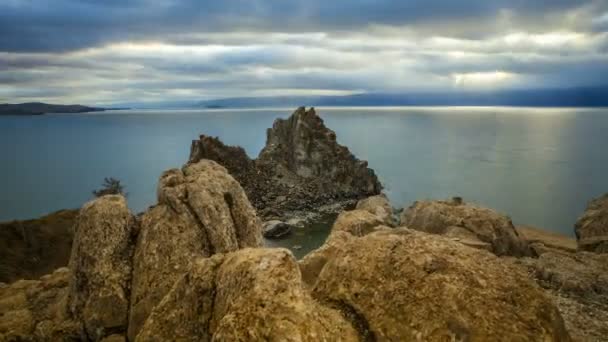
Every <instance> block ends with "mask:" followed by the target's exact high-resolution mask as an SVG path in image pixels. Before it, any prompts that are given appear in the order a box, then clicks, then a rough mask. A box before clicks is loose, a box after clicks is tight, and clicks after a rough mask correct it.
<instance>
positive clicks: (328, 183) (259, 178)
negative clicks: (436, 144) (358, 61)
mask: <svg viewBox="0 0 608 342" xmlns="http://www.w3.org/2000/svg"><path fill="white" fill-rule="evenodd" d="M202 159H210V160H214V161H217V162H218V163H220V164H221V165H223V166H225V167H226V168H227V169H228V171H229V172H230V174H231V175H232V176H233V177H235V178H236V179H237V180H238V181H239V182H240V183H241V185H242V186H243V188H244V189H245V191H246V193H247V196H248V197H249V200H250V201H251V203H252V204H253V205H254V206H255V207H256V209H257V210H258V213H259V214H260V215H261V216H262V217H264V218H266V219H269V220H270V219H281V220H283V221H287V220H289V219H291V218H293V216H298V215H299V213H301V212H302V211H304V212H315V211H318V210H319V208H321V207H323V206H326V205H328V204H336V203H342V205H341V206H340V207H344V206H346V205H347V204H350V202H351V201H356V200H358V199H360V198H364V197H368V196H372V195H377V194H379V193H380V191H381V189H382V186H381V185H380V182H379V181H378V178H377V177H376V175H375V173H374V171H373V170H371V169H369V168H368V167H367V162H365V161H361V160H358V159H357V158H355V156H353V155H352V153H351V152H350V151H349V150H348V148H346V147H345V146H342V145H340V144H338V142H337V141H336V134H335V132H333V131H332V130H330V129H328V128H327V127H325V125H324V123H323V120H322V119H321V118H320V117H319V116H318V115H317V114H316V112H315V110H314V109H313V108H311V109H309V110H308V111H307V110H306V109H305V108H303V107H302V108H299V109H298V110H296V111H295V112H294V113H293V114H292V115H291V116H290V117H289V118H288V119H277V120H276V121H275V122H274V124H273V127H272V128H270V129H268V131H267V142H266V146H265V147H264V149H263V150H262V152H261V153H260V155H259V157H258V158H257V159H255V160H251V159H249V157H248V156H247V155H246V153H245V151H244V150H243V149H242V148H240V147H234V146H226V145H224V144H223V143H222V142H221V141H219V140H218V139H217V138H211V137H207V136H204V135H202V136H200V139H199V140H195V141H193V142H192V148H191V151H190V160H189V163H196V162H198V161H199V160H202ZM338 209H341V208H338Z"/></svg>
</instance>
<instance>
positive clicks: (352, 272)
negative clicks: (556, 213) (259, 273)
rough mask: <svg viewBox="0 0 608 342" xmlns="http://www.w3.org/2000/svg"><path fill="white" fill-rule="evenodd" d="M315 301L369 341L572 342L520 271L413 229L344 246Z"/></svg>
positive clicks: (323, 273) (542, 296)
mask: <svg viewBox="0 0 608 342" xmlns="http://www.w3.org/2000/svg"><path fill="white" fill-rule="evenodd" d="M399 231H400V229H397V230H396V231H395V232H399ZM313 296H314V297H315V298H317V299H318V300H319V301H321V302H322V303H334V304H335V305H337V306H340V307H342V308H344V310H345V311H348V312H351V313H352V316H354V317H357V321H358V322H359V323H360V324H359V326H360V327H361V329H360V330H359V331H363V336H368V337H369V338H370V340H380V341H443V340H445V341H449V340H456V341H490V340H504V341H568V340H570V338H569V335H568V333H567V331H566V329H565V327H564V323H563V320H562V318H561V316H560V314H559V312H558V310H557V308H556V307H555V305H554V304H553V303H552V302H551V300H550V299H549V298H548V297H547V296H546V295H545V294H544V293H543V291H542V290H541V289H540V288H539V287H538V286H537V285H536V284H534V283H533V282H532V281H531V280H529V279H528V278H527V277H526V275H525V274H524V273H523V272H521V270H519V269H518V268H516V267H513V266H512V265H509V264H508V263H505V262H502V261H501V260H500V259H499V258H497V257H496V256H494V255H492V254H490V253H488V252H486V251H481V250H477V249H473V248H469V247H466V246H463V245H462V244H459V243H457V242H454V241H451V240H449V239H447V238H444V237H441V236H436V235H430V234H426V233H422V232H416V231H411V230H407V231H405V232H403V233H397V234H395V233H391V232H390V231H381V232H376V233H371V234H369V235H366V236H364V237H360V238H353V239H352V240H351V241H348V242H347V243H346V245H345V246H343V248H341V249H340V251H338V253H337V255H336V256H335V257H334V258H332V259H331V260H329V261H328V262H327V263H326V265H325V267H323V269H322V271H321V273H320V274H319V276H318V279H317V281H316V283H315V285H314V289H313Z"/></svg>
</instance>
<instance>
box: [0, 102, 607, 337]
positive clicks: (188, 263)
mask: <svg viewBox="0 0 608 342" xmlns="http://www.w3.org/2000/svg"><path fill="white" fill-rule="evenodd" d="M315 117H317V116H316V113H314V110H309V111H306V110H304V109H302V108H301V109H298V111H296V113H294V116H292V117H291V118H290V119H287V120H279V121H277V123H275V125H274V126H273V128H272V129H270V130H269V133H268V136H269V138H268V141H269V144H267V148H265V149H264V151H262V153H261V154H260V157H259V158H258V159H256V160H251V159H249V158H248V157H247V156H246V154H245V153H244V151H242V149H240V148H237V147H227V146H225V145H223V144H221V142H219V140H217V139H215V138H209V137H204V136H202V137H201V139H200V140H197V141H195V142H193V146H192V153H191V158H190V161H189V162H188V163H187V164H186V165H184V166H183V167H182V168H180V169H172V170H168V171H166V172H164V173H163V174H162V175H161V176H160V179H159V182H158V188H157V204H156V205H154V206H152V207H150V208H149V209H148V210H147V211H146V212H144V213H142V214H141V215H133V214H132V213H131V212H130V211H129V210H128V207H127V202H126V199H125V198H124V197H122V196H120V195H106V196H103V197H100V198H97V199H95V200H93V201H91V202H89V203H86V204H85V205H84V206H83V207H82V209H81V210H80V211H79V213H78V216H77V218H76V220H75V224H74V229H73V230H74V242H73V244H72V249H71V253H70V259H69V260H70V261H69V265H68V267H64V268H60V269H57V270H56V271H55V272H53V273H51V274H49V275H45V276H43V277H41V278H40V279H39V280H19V281H17V282H14V283H12V284H10V285H9V284H0V341H106V342H108V341H113V342H117V341H173V340H188V341H235V340H238V341H268V340H270V341H446V340H452V341H488V340H504V341H606V340H608V253H605V252H606V250H605V248H604V246H605V243H606V241H608V237H607V236H606V229H607V228H608V226H606V221H605V218H606V217H608V208H607V206H606V201H608V200H607V199H608V197H607V196H605V197H602V198H599V199H597V200H594V201H592V202H590V204H589V206H588V208H587V211H586V212H585V213H584V214H583V215H582V216H581V219H580V220H579V222H578V223H577V225H576V232H577V238H578V241H573V240H569V239H567V238H564V237H561V236H558V235H556V234H552V233H547V232H543V231H539V230H535V229H530V228H528V227H515V226H514V225H513V223H512V222H511V220H510V218H509V217H508V216H506V215H504V214H501V213H498V212H496V211H495V210H492V209H489V208H484V207H481V206H479V205H476V204H473V203H469V202H467V201H465V199H462V198H459V197H455V198H452V199H448V200H434V201H431V200H425V201H418V202H415V203H414V204H412V205H411V206H410V207H409V208H405V209H404V210H403V211H401V212H400V213H399V215H397V214H396V212H395V210H394V209H393V208H392V206H391V204H390V203H389V201H388V199H387V198H386V197H385V196H384V195H382V194H380V190H381V187H380V185H379V182H378V180H377V178H376V176H375V174H374V173H373V171H371V170H369V169H368V168H367V165H366V163H365V162H361V161H359V160H357V159H356V158H355V157H354V156H352V154H350V152H348V150H347V149H346V148H344V147H340V145H337V143H335V135H334V136H332V135H331V131H329V130H327V129H323V128H324V125H323V124H322V121H319V120H317V119H316V118H315ZM317 118H318V117H317ZM309 120H310V122H309ZM303 127H305V128H303ZM310 127H315V130H312V131H311V130H310V129H309V128H310ZM286 131H287V132H289V133H285V132H286ZM315 132H316V133H315ZM289 134H296V135H297V136H298V138H295V137H294V138H293V139H292V138H289V139H287V140H289V141H285V140H286V138H285V137H286V136H289ZM318 140H320V142H319V141H318ZM286 149H289V150H293V151H300V152H297V153H296V152H294V153H289V152H286ZM315 151H316V152H315ZM319 151H324V152H322V153H321V152H319ZM328 151H329V152H328ZM347 152H348V153H347ZM232 157H235V158H234V159H232ZM207 158H210V159H207ZM332 158H333V159H332ZM211 159H213V160H211ZM273 163H275V164H276V167H274V168H272V167H271V166H272V165H273ZM255 175H258V177H259V179H258V180H254V178H253V177H254V176H255ZM324 175H327V176H324ZM354 176H356V177H354ZM332 184H333V186H332ZM290 185H292V187H290ZM323 186H329V187H328V188H327V189H324V188H323ZM256 189H258V190H259V191H260V192H259V193H257V192H256ZM288 189H295V190H291V191H293V192H290V193H288V195H285V194H283V193H281V192H280V191H286V190H288ZM321 189H324V190H326V191H327V192H326V193H328V194H331V196H329V197H323V196H321V195H320V194H321V192H320V190H321ZM250 196H251V197H250ZM280 196H286V198H285V199H279V198H278V197H280ZM291 196H293V198H292V197H291ZM251 198H253V200H251ZM300 200H303V201H305V203H308V205H306V206H304V207H303V208H300V210H294V209H293V208H294V207H292V205H294V204H296V203H297V201H300ZM315 201H318V202H315ZM343 201H349V203H350V204H349V207H348V209H349V210H342V203H343ZM324 206H326V207H327V208H329V209H320V208H322V207H324ZM309 208H310V209H309ZM307 210H311V211H312V212H313V215H317V214H319V213H321V212H324V211H327V212H330V211H331V212H334V211H340V213H339V215H338V218H337V219H336V221H335V222H334V224H333V226H332V228H331V232H330V234H329V236H328V237H327V239H326V241H325V243H324V244H323V245H322V246H321V247H319V248H318V249H316V250H314V251H312V252H310V253H308V254H307V255H306V256H304V258H302V259H301V260H299V261H298V260H296V258H294V256H293V254H292V253H291V252H290V251H289V250H287V249H283V248H262V234H263V226H264V224H263V222H264V221H265V220H269V219H277V218H278V219H281V220H282V221H280V222H285V223H287V222H288V221H289V220H290V219H292V220H293V219H296V218H297V219H300V220H301V219H302V214H300V213H302V212H303V213H306V212H307ZM298 212H300V213H298ZM294 213H296V214H294ZM290 215H293V216H290ZM292 223H294V224H295V221H293V222H292ZM590 241H591V242H590Z"/></svg>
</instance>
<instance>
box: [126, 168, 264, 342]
mask: <svg viewBox="0 0 608 342" xmlns="http://www.w3.org/2000/svg"><path fill="white" fill-rule="evenodd" d="M259 246H261V223H260V221H259V219H258V218H257V216H256V214H255V211H254V209H253V207H252V206H251V204H250V203H249V201H248V199H247V196H246V195H245V192H244V191H243V189H242V188H241V186H240V185H239V183H238V182H237V181H236V180H234V178H233V177H231V176H230V175H229V174H228V173H227V172H226V169H225V168H224V167H222V166H220V165H219V164H217V163H216V162H213V161H210V160H202V161H200V162H198V163H194V164H189V165H186V166H185V167H184V168H183V170H177V169H173V170H169V171H166V172H165V173H163V175H162V176H161V178H160V181H159V185H158V205H157V206H156V207H154V208H152V209H151V210H149V211H148V212H146V213H145V214H144V215H143V217H142V219H141V231H140V233H139V236H138V238H137V246H136V249H135V250H136V251H135V256H134V258H133V267H134V268H133V284H132V289H131V314H130V323H129V339H133V338H135V336H136V335H137V333H138V331H139V329H140V328H141V326H142V325H143V323H144V322H145V320H146V318H147V317H148V315H149V314H150V312H151V311H152V309H153V308H154V306H155V305H156V304H158V303H159V302H160V301H161V300H162V298H163V297H164V296H165V295H166V293H167V292H168V291H169V289H170V288H171V286H173V284H174V283H175V281H176V280H177V279H178V277H179V276H181V274H182V273H183V272H185V271H186V270H187V269H188V268H189V267H190V263H191V262H192V260H194V259H195V258H196V257H209V256H211V255H213V254H215V253H226V252H231V251H235V250H237V249H240V248H246V247H259Z"/></svg>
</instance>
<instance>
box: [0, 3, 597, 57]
mask: <svg viewBox="0 0 608 342" xmlns="http://www.w3.org/2000/svg"><path fill="white" fill-rule="evenodd" d="M607 7H608V6H607V5H606V4H605V2H604V1H589V0H588V1H582V0H546V1H527V0H515V1H498V0H471V1H453V0H424V1H422V0H419V1H402V0H394V1H387V0H384V1H378V0H338V1H327V0H308V1H289V0H288V1H285V0H267V1H261V0H223V1H198V0H187V1H177V0H124V1H116V0H112V1H107V0H99V1H93V0H87V1H80V0H54V1H48V0H31V1H26V0H5V1H3V2H2V3H1V4H0V50H1V51H13V52H14V51H21V52H23V51H67V50H74V49H81V48H86V47H92V46H98V45H101V44H107V43H111V42H118V41H129V40H150V39H152V40H157V39H163V38H164V37H167V36H172V35H179V34H180V33H184V32H199V33H201V32H234V31H255V32H317V31H325V32H333V31H335V32H340V31H352V30H362V29H365V28H366V27H368V26H373V25H388V26H403V25H412V26H416V25H427V26H428V25H431V26H433V25H437V27H440V26H450V25H451V24H453V23H457V22H462V21H472V23H473V24H474V23H475V20H480V21H481V18H486V19H487V18H494V17H496V16H498V15H500V14H501V13H504V12H505V11H507V12H512V13H516V14H517V17H518V18H519V19H521V20H519V21H520V23H519V24H524V22H528V23H529V24H530V25H533V24H534V23H535V22H537V21H538V19H539V17H542V18H545V19H546V18H549V17H550V16H551V14H553V13H561V12H563V11H567V10H575V9H578V8H592V9H593V10H594V11H599V10H603V9H606V8H607ZM596 13H597V12H596ZM526 18H536V20H525V19H526ZM547 20H548V19H547ZM490 23H491V21H490ZM596 27H598V26H597V25H596ZM478 29H479V27H478ZM482 31H483V30H478V31H477V33H480V32H482Z"/></svg>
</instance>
